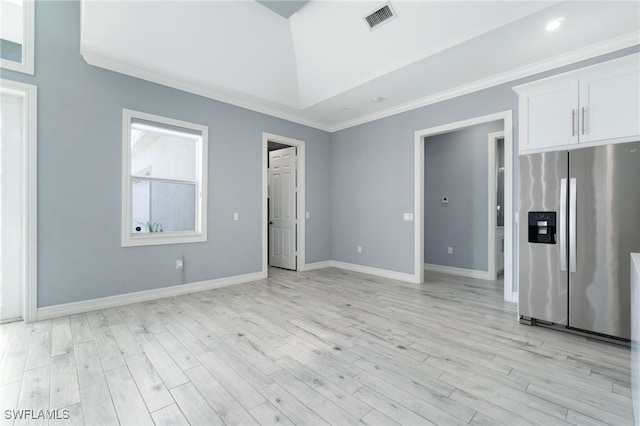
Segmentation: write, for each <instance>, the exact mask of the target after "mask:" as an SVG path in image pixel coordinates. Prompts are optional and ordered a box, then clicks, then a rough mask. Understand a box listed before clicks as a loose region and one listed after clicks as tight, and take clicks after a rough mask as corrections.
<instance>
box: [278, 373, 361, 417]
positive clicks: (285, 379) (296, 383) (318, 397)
mask: <svg viewBox="0 0 640 426" xmlns="http://www.w3.org/2000/svg"><path fill="white" fill-rule="evenodd" d="M271 377H272V378H273V380H274V381H275V382H276V383H278V384H279V385H280V387H281V388H282V389H284V390H286V391H287V392H289V393H290V394H291V395H294V396H295V398H296V399H298V400H299V401H300V402H302V403H303V404H305V405H306V406H307V407H313V411H314V413H316V414H317V415H318V416H320V417H322V418H323V419H324V420H325V421H326V422H327V423H329V424H339V425H346V424H353V425H355V424H357V423H359V418H356V417H354V416H352V415H350V414H349V413H348V412H346V411H345V410H343V409H342V408H340V407H339V406H338V405H336V404H334V403H333V402H331V401H330V400H329V399H327V398H325V397H324V396H323V395H322V394H320V393H319V392H316V391H315V390H314V389H313V388H311V387H309V386H307V384H305V383H304V382H303V381H302V380H300V379H298V378H297V377H295V376H294V375H293V374H291V373H289V372H288V371H286V370H284V369H282V370H280V371H278V372H276V373H274V374H272V375H271Z"/></svg>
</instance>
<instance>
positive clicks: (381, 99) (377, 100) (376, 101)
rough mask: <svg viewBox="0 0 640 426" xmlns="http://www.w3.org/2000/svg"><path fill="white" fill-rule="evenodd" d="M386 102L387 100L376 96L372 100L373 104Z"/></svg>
mask: <svg viewBox="0 0 640 426" xmlns="http://www.w3.org/2000/svg"><path fill="white" fill-rule="evenodd" d="M386 100H387V98H383V97H382V96H376V97H375V98H373V102H375V103H378V102H382V101H386Z"/></svg>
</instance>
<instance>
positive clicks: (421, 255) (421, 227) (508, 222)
mask: <svg viewBox="0 0 640 426" xmlns="http://www.w3.org/2000/svg"><path fill="white" fill-rule="evenodd" d="M498 120H501V121H502V122H503V126H502V128H503V129H504V130H503V132H502V135H501V137H502V138H503V141H504V142H503V152H504V166H503V167H504V169H503V172H502V174H503V182H504V191H503V193H504V205H503V206H502V205H501V210H502V217H503V218H504V227H503V230H504V231H503V232H504V236H503V239H504V258H503V259H504V268H503V271H504V272H503V274H504V299H505V300H507V301H511V302H516V301H517V300H518V296H517V287H516V283H517V282H516V281H515V280H514V272H515V269H516V266H517V265H516V264H515V261H514V259H515V257H514V256H513V248H514V245H515V244H514V243H515V241H514V234H513V218H514V215H513V207H514V203H513V198H514V197H513V187H514V182H513V175H514V173H513V171H514V170H513V112H512V111H511V110H509V111H503V112H499V113H495V114H489V115H486V116H482V117H477V118H472V119H469V120H463V121H459V122H455V123H450V124H445V125H442V126H437V127H432V128H428V129H423V130H418V131H416V132H415V157H414V160H415V163H414V164H415V169H414V170H415V175H414V189H415V193H414V203H415V204H414V211H415V226H414V232H415V234H414V242H415V247H414V254H415V259H414V262H415V263H414V265H415V271H414V277H415V281H416V282H419V283H421V282H424V267H425V222H424V221H425V139H426V138H428V137H431V136H435V135H441V134H445V133H450V132H453V131H457V130H461V129H466V128H469V127H472V126H476V125H479V124H483V123H489V122H492V121H498ZM496 138H498V132H496V134H494V135H491V136H490V140H491V142H490V149H489V151H490V152H489V162H492V163H493V164H495V163H496V157H495V156H496V152H495V145H496V143H495V140H496ZM485 140H486V139H485ZM492 147H493V148H492ZM494 167H495V166H492V167H491V168H490V170H493V168H494ZM488 176H489V179H488V181H487V187H488V188H490V189H489V191H488V194H489V197H492V200H489V204H488V206H489V211H488V219H487V222H486V223H487V233H488V234H487V237H488V245H487V248H488V249H487V255H486V256H487V257H486V259H487V264H488V268H487V272H485V274H486V279H495V278H494V274H495V275H497V272H498V271H497V267H496V262H495V259H496V249H497V247H499V248H501V247H502V245H501V244H497V240H498V235H497V222H498V217H497V215H496V210H497V200H496V199H497V188H496V185H497V183H496V178H495V176H494V175H493V173H489V174H488ZM442 196H443V197H446V194H443V195H442ZM494 200H495V201H494ZM447 201H448V200H447ZM441 202H443V200H442V199H441ZM463 244H464V243H463ZM445 249H447V250H448V247H445ZM492 267H493V268H492Z"/></svg>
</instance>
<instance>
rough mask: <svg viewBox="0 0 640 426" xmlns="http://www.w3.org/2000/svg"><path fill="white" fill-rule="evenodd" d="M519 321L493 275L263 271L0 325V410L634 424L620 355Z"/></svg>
mask: <svg viewBox="0 0 640 426" xmlns="http://www.w3.org/2000/svg"><path fill="white" fill-rule="evenodd" d="M516 312H517V307H516V305H515V304H512V303H508V302H504V301H503V289H502V282H501V281H496V282H492V281H483V280H476V279H471V278H465V277H455V276H450V275H445V274H437V273H425V282H424V283H423V284H412V283H404V282H400V281H395V280H391V279H387V278H381V277H375V276H371V275H366V274H360V273H357V272H352V271H344V270H339V269H334V268H326V269H320V270H315V271H310V272H289V271H284V270H279V269H277V268H271V269H269V278H268V279H264V280H260V281H256V282H252V283H245V284H238V285H234V286H229V287H224V288H219V289H212V290H207V291H202V292H197V293H192V294H189V295H183V296H178V297H171V298H165V299H158V300H154V301H148V302H143V303H136V304H133V305H126V306H119V307H117V308H109V309H103V310H99V311H93V312H88V313H86V314H74V315H71V316H64V317H60V318H56V319H53V320H46V321H41V322H38V323H35V324H25V323H24V322H15V323H9V324H2V325H0V402H1V403H2V407H3V408H4V407H7V408H6V409H18V410H20V409H23V410H25V409H33V410H49V409H56V407H58V408H57V410H69V413H70V414H72V415H73V417H74V418H73V419H71V418H70V419H67V420H66V421H64V420H59V421H58V420H52V421H51V422H50V423H51V424H60V423H64V424H67V425H73V424H83V423H84V424H87V425H95V424H105V425H113V424H133V423H135V424H145V423H147V424H151V422H155V423H157V424H187V423H191V424H198V425H199V424H220V425H222V424H224V423H225V422H226V423H228V424H253V423H259V424H287V425H289V424H325V423H330V424H353V423H362V424H385V425H393V424H395V423H397V424H411V425H413V424H420V425H423V424H447V425H449V424H453V425H465V424H472V425H492V426H494V425H501V424H504V425H513V424H518V425H527V424H536V425H539V424H543V425H547V424H549V425H554V426H555V425H563V424H572V425H576V426H578V425H579V426H583V425H586V426H589V425H602V424H614V425H618V424H620V425H627V424H631V423H632V409H631V406H632V404H631V391H630V386H629V383H630V368H629V365H630V359H631V357H630V351H629V348H625V347H622V346H619V345H611V344H607V343H601V342H597V341H594V340H593V339H591V338H585V337H583V336H575V335H570V334H565V333H560V332H557V331H554V330H549V329H546V328H541V327H531V326H526V325H523V324H520V323H518V322H517V321H516V320H515V318H516ZM22 404H27V405H28V406H23V405H22ZM19 412H21V413H23V414H24V413H25V411H16V413H19ZM59 412H60V411H59ZM36 413H37V412H36ZM48 413H54V412H52V411H50V412H48ZM0 417H2V416H0ZM23 417H24V415H23ZM31 420H32V419H28V420H27V419H24V418H23V419H22V420H21V421H18V422H16V423H17V424H21V423H26V424H33V423H37V422H33V421H31ZM40 420H42V419H40ZM13 423H14V422H13V419H8V420H7V419H0V425H3V424H13ZM41 423H43V424H44V423H46V421H45V420H42V422H41Z"/></svg>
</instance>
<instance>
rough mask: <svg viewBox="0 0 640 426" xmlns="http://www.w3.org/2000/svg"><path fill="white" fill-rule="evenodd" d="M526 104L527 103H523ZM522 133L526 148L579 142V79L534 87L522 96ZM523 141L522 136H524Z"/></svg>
mask: <svg viewBox="0 0 640 426" xmlns="http://www.w3.org/2000/svg"><path fill="white" fill-rule="evenodd" d="M523 103H524V105H523ZM520 111H521V112H522V111H524V112H525V114H524V116H523V117H522V119H521V120H520V126H521V135H522V136H523V137H524V140H525V141H526V142H525V146H523V147H521V148H522V149H526V150H534V149H544V148H551V147H564V146H567V145H571V144H576V143H578V122H577V112H578V81H577V80H571V81H563V82H557V83H553V84H551V85H546V86H544V87H539V88H535V89H531V90H530V91H529V92H527V94H526V95H524V96H521V97H520ZM521 140H522V139H521Z"/></svg>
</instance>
